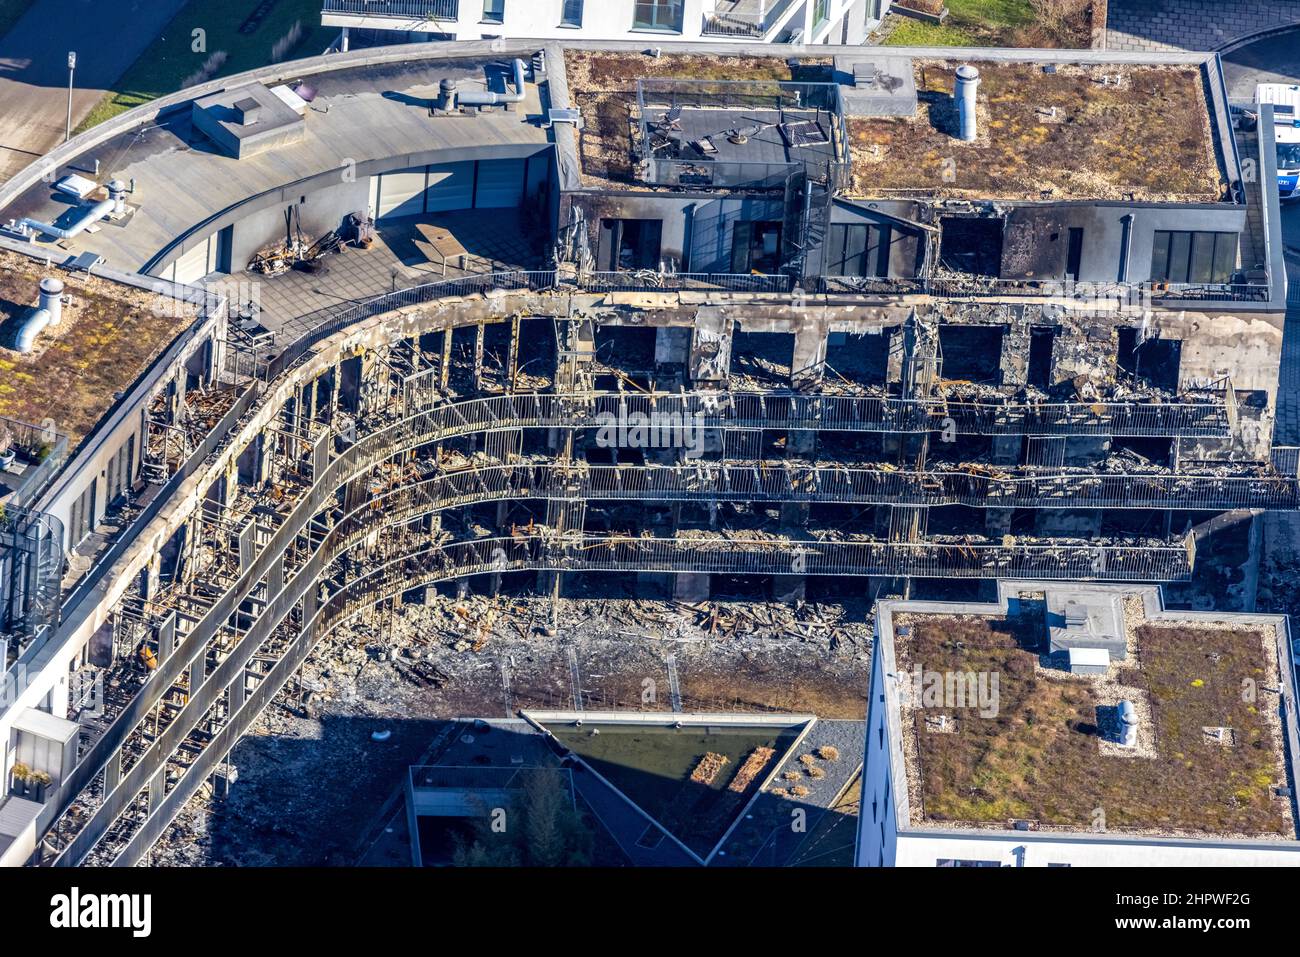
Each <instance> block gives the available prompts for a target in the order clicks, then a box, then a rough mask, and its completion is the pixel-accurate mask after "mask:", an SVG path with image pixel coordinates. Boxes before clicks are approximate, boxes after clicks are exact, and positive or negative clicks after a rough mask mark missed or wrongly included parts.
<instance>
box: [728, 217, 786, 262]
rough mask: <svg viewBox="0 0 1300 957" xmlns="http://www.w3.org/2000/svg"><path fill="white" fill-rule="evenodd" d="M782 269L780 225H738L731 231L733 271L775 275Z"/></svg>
mask: <svg viewBox="0 0 1300 957" xmlns="http://www.w3.org/2000/svg"><path fill="white" fill-rule="evenodd" d="M780 268H781V224H780V223H736V225H735V226H734V227H732V230H731V271H732V272H733V273H737V274H748V273H774V272H776V271H777V270H778V269H780Z"/></svg>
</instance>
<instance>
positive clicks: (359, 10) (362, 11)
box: [321, 0, 460, 21]
mask: <svg viewBox="0 0 1300 957" xmlns="http://www.w3.org/2000/svg"><path fill="white" fill-rule="evenodd" d="M321 13H335V14H355V15H356V16H359V17H401V18H406V19H410V20H421V21H424V20H458V19H459V18H460V0H324V6H323V7H322V9H321Z"/></svg>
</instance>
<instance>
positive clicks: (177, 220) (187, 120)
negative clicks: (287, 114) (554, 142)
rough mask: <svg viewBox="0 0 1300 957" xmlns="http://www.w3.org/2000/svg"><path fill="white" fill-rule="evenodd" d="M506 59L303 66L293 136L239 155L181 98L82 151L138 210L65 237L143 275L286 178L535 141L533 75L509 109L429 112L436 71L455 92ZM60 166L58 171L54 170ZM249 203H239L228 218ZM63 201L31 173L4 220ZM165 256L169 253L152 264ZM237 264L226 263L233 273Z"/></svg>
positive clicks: (544, 136)
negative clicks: (298, 134)
mask: <svg viewBox="0 0 1300 957" xmlns="http://www.w3.org/2000/svg"><path fill="white" fill-rule="evenodd" d="M432 46H437V45H436V44H432ZM508 60H509V58H508V57H500V56H496V55H492V56H487V57H482V58H478V59H474V58H459V59H450V58H446V57H443V58H434V59H429V60H413V61H410V62H399V63H384V64H377V65H368V66H352V67H340V68H339V69H336V70H329V71H326V72H311V73H304V76H307V77H309V83H310V85H311V86H312V87H313V88H314V89H315V90H316V96H315V97H314V99H313V100H312V103H311V105H310V107H309V109H308V110H307V112H306V120H305V123H304V124H303V126H304V129H303V134H302V138H301V139H300V140H299V141H297V142H293V143H287V144H281V145H278V146H276V148H274V149H272V150H268V151H266V152H263V153H260V154H256V155H252V156H245V157H243V158H242V159H235V158H233V157H231V156H227V155H224V154H223V153H222V152H221V151H220V150H219V149H218V148H217V147H216V146H215V145H214V144H212V143H211V141H209V140H208V139H207V138H206V137H204V136H203V134H202V133H200V132H199V131H197V130H196V129H195V128H194V126H193V123H192V121H191V113H190V108H189V107H188V106H187V107H186V108H185V109H183V110H175V111H171V112H168V113H167V114H166V115H164V116H160V117H159V118H158V120H157V121H156V122H155V123H151V124H147V125H144V126H140V127H133V128H131V129H128V130H126V131H125V132H122V133H119V134H118V135H116V136H114V137H112V138H111V139H109V140H107V141H105V142H103V143H100V144H98V145H96V146H95V147H94V148H93V150H92V151H88V152H90V154H91V155H93V156H96V157H99V158H100V159H101V160H102V163H101V173H100V176H99V177H98V178H99V179H100V180H101V181H104V182H106V181H107V180H109V179H120V180H122V181H123V182H129V181H132V180H134V181H135V184H136V190H137V191H136V192H135V193H133V194H131V195H130V197H129V200H128V202H129V204H130V206H131V207H133V208H134V207H138V208H135V209H134V214H133V215H132V217H131V218H130V220H129V221H128V222H127V223H126V224H125V225H124V226H122V227H121V228H118V227H116V226H114V225H112V224H109V225H106V226H105V228H103V229H101V230H100V231H99V232H98V233H96V234H89V233H83V234H82V235H80V236H78V237H77V238H76V239H75V240H73V241H72V245H73V246H74V248H75V250H76V251H78V252H81V251H84V250H89V251H91V252H96V253H99V254H100V255H102V256H104V258H105V261H106V262H107V263H108V265H110V266H112V267H113V268H115V269H119V270H124V271H128V272H133V271H141V270H143V269H144V268H145V267H146V266H147V265H149V264H151V263H152V262H153V261H154V260H155V258H156V257H159V255H160V254H161V253H163V251H164V250H168V249H169V248H170V247H171V246H172V244H173V242H174V241H175V240H176V239H177V237H181V236H185V235H186V234H187V233H189V232H191V231H195V236H194V239H196V240H197V239H202V238H205V237H206V236H207V235H209V234H210V233H211V232H214V231H215V229H216V226H215V224H214V225H213V226H212V228H204V229H197V227H200V226H202V225H203V224H204V223H207V222H208V221H209V220H212V219H213V218H214V217H216V216H218V215H220V214H222V213H224V212H225V211H227V210H231V209H232V208H233V207H236V206H238V205H239V204H241V203H244V202H245V201H247V200H250V199H253V198H256V197H259V196H262V195H266V196H267V203H268V204H273V203H278V202H280V201H281V200H282V199H293V198H296V196H297V193H296V192H294V190H293V185H292V184H296V183H304V181H307V180H311V179H313V178H315V177H320V178H321V181H320V182H319V183H313V184H311V185H310V186H309V187H307V188H305V189H304V192H310V191H312V190H315V189H317V188H319V187H321V186H326V185H335V184H337V183H339V182H342V181H343V180H342V179H341V174H342V173H343V172H345V171H348V170H352V171H354V172H355V173H356V175H357V176H362V175H365V174H366V173H368V172H370V170H368V169H367V164H371V163H374V164H378V166H379V167H380V168H382V169H398V168H402V167H404V166H411V165H422V164H424V163H427V162H435V161H436V160H434V159H429V158H428V156H429V154H431V153H434V152H436V151H440V150H447V151H453V150H457V149H464V150H469V151H478V152H481V153H483V154H484V155H489V153H488V151H490V150H491V148H493V147H504V148H506V149H507V150H509V149H510V148H512V147H527V146H529V145H535V146H536V147H537V148H539V149H540V148H543V147H544V146H545V145H546V144H547V143H548V142H549V141H550V140H549V132H548V131H547V130H545V129H543V128H542V127H541V124H540V119H541V117H542V114H543V112H544V110H543V107H542V101H541V94H540V92H539V90H538V87H537V86H536V85H535V84H534V83H532V82H529V83H528V84H526V96H525V99H524V102H523V103H521V104H519V105H518V107H517V109H516V110H515V111H514V112H508V111H505V110H503V109H492V110H488V111H486V112H482V113H479V114H477V115H472V116H471V115H465V116H450V117H446V116H430V115H429V106H430V104H431V103H432V102H433V100H434V99H435V98H436V97H437V95H438V84H439V83H440V82H441V81H442V80H443V79H445V78H451V79H455V80H459V81H461V88H462V89H470V88H472V86H473V83H474V81H478V82H479V83H484V82H486V78H487V75H488V73H489V71H491V75H492V76H493V77H494V78H495V77H496V76H498V74H499V73H500V67H501V64H502V63H503V62H508ZM286 68H287V69H292V68H293V65H292V64H289V65H286ZM286 78H292V74H286ZM235 82H236V83H237V84H239V86H238V88H239V89H241V90H242V89H243V87H244V86H246V85H247V82H246V81H245V82H244V83H240V80H239V78H235ZM272 82H274V80H273V79H271V78H268V79H267V83H268V84H270V83H272ZM234 88H235V87H232V89H234ZM93 133H94V131H93V130H92V131H91V133H90V134H83V135H87V136H89V135H93ZM408 161H409V162H408ZM68 168H69V167H60V168H59V174H60V175H62V173H63V172H64V171H65V170H66V169H68ZM282 191H283V195H282ZM255 208H256V207H251V208H249V209H248V210H245V211H238V210H236V211H235V215H234V217H233V218H234V219H239V218H242V216H243V215H247V214H248V213H249V212H252V211H254V210H255ZM66 209H67V203H66V200H60V198H59V197H58V195H57V194H55V192H54V190H53V189H52V188H51V186H50V185H49V184H48V183H44V182H40V181H37V182H36V183H34V184H33V185H32V186H30V187H28V188H27V189H26V190H24V191H23V193H22V194H21V195H20V196H18V197H17V198H16V199H15V200H14V201H13V202H12V203H10V204H8V205H7V206H6V207H5V216H6V218H8V217H14V218H20V217H23V216H29V217H32V218H35V219H38V220H41V221H45V222H49V221H51V219H52V218H54V217H57V216H58V215H60V214H61V213H63V212H65V211H66ZM174 258H176V256H175V255H174V254H171V253H169V254H168V255H166V256H164V257H162V259H161V260H160V261H161V262H162V263H165V262H169V261H171V260H172V259H174ZM243 266H244V264H243V263H236V264H234V267H235V272H236V273H238V272H241V271H242V270H243Z"/></svg>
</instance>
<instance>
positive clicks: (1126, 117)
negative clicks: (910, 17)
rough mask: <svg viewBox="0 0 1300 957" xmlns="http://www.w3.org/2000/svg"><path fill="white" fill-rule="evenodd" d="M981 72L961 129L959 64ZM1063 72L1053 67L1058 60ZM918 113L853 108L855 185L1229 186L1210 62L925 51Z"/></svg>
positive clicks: (1195, 194) (1016, 190) (1146, 195)
mask: <svg viewBox="0 0 1300 957" xmlns="http://www.w3.org/2000/svg"><path fill="white" fill-rule="evenodd" d="M966 62H970V63H972V65H974V66H976V68H977V69H978V70H979V73H980V81H979V87H978V90H977V106H976V116H977V120H978V136H977V138H976V139H975V141H974V142H971V143H964V142H962V141H961V140H960V139H958V138H957V137H956V136H954V135H953V134H954V131H955V130H956V127H957V116H956V108H955V106H954V103H953V98H952V93H953V86H954V83H955V76H954V74H955V71H956V69H957V67H958V66H959V65H960V64H962V63H966ZM1049 70H1050V71H1051V72H1048V71H1049ZM913 71H914V75H915V79H916V87H917V91H918V98H919V103H918V107H917V111H916V114H915V115H914V116H876V117H865V116H849V117H847V119H846V125H847V127H848V134H849V144H850V149H851V151H852V157H853V159H852V182H851V185H850V186H849V187H848V189H847V192H848V194H849V195H851V196H860V197H870V198H882V197H883V198H894V197H898V196H902V195H926V196H935V197H944V198H954V199H1008V200H1034V201H1041V200H1080V199H1092V200H1125V199H1133V200H1136V201H1148V202H1180V203H1192V202H1199V203H1209V202H1218V201H1220V200H1223V199H1225V198H1226V196H1227V192H1226V190H1227V180H1226V177H1225V175H1224V164H1223V162H1222V160H1221V154H1220V150H1219V147H1218V145H1217V144H1216V141H1215V137H1214V134H1213V131H1212V126H1211V109H1210V105H1209V104H1208V102H1207V100H1206V96H1205V92H1204V77H1203V71H1202V70H1201V68H1200V67H1197V66H1194V65H1189V64H1161V65H1134V64H1108V63H1100V64H1099V63H1089V64H1070V63H1051V64H1040V63H1034V62H996V63H991V62H981V61H978V60H956V59H953V60H934V59H925V60H917V61H916V62H915V63H914V64H913Z"/></svg>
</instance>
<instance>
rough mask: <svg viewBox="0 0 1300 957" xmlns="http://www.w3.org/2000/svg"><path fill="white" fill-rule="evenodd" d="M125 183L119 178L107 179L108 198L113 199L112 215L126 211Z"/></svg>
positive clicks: (118, 214)
mask: <svg viewBox="0 0 1300 957" xmlns="http://www.w3.org/2000/svg"><path fill="white" fill-rule="evenodd" d="M126 192H127V190H126V183H124V182H122V181H121V180H120V179H113V180H109V181H108V198H109V199H111V200H112V201H113V215H114V216H120V215H122V214H123V213H125V212H126Z"/></svg>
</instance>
